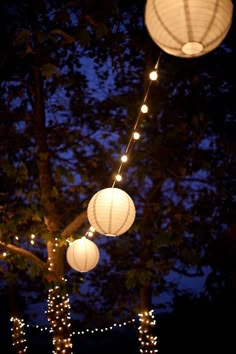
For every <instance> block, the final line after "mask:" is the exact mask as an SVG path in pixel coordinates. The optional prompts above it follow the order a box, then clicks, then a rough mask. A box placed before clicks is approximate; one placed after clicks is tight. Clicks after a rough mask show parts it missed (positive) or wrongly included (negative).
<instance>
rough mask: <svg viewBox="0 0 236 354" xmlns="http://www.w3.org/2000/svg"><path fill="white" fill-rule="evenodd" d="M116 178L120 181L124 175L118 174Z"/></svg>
mask: <svg viewBox="0 0 236 354" xmlns="http://www.w3.org/2000/svg"><path fill="white" fill-rule="evenodd" d="M116 180H117V181H118V182H120V181H121V180H122V176H121V175H119V174H118V175H116Z"/></svg>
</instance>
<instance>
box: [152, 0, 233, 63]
mask: <svg viewBox="0 0 236 354" xmlns="http://www.w3.org/2000/svg"><path fill="white" fill-rule="evenodd" d="M232 16H233V4H232V1H231V0H147V2H146V7H145V23H146V27H147V30H148V32H149V34H150V37H151V38H152V39H153V41H154V42H155V43H156V44H157V45H158V46H159V47H160V48H161V49H163V50H164V51H165V52H167V53H168V54H171V55H174V56H177V57H186V58H191V57H198V56H201V55H204V54H206V53H209V52H210V51H212V50H213V49H215V48H216V47H218V46H219V45H220V43H221V42H222V41H223V40H224V38H225V37H226V35H227V33H228V31H229V29H230V27H231V23H232Z"/></svg>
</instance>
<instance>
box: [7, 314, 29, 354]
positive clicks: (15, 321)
mask: <svg viewBox="0 0 236 354" xmlns="http://www.w3.org/2000/svg"><path fill="white" fill-rule="evenodd" d="M10 321H11V322H12V327H11V332H12V341H13V343H12V344H13V346H14V347H15V348H16V351H17V353H18V354H23V353H26V352H27V349H28V348H27V345H26V344H25V343H26V339H25V330H24V327H25V322H24V320H23V319H22V318H19V317H13V316H12V317H11V318H10Z"/></svg>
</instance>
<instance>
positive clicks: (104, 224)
mask: <svg viewBox="0 0 236 354" xmlns="http://www.w3.org/2000/svg"><path fill="white" fill-rule="evenodd" d="M87 215H88V220H89V222H90V224H91V225H92V226H93V227H94V229H95V230H96V231H97V232H98V233H100V234H103V235H106V236H119V235H122V234H124V233H125V232H126V231H127V230H128V229H129V228H130V226H131V225H132V224H133V222H134V219H135V206H134V203H133V201H132V199H131V198H130V196H129V195H128V194H127V193H126V192H124V191H123V190H121V189H119V188H105V189H102V190H101V191H99V192H97V193H96V194H95V195H94V196H93V197H92V199H91V200H90V202H89V204H88V209H87Z"/></svg>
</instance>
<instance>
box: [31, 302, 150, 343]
mask: <svg viewBox="0 0 236 354" xmlns="http://www.w3.org/2000/svg"><path fill="white" fill-rule="evenodd" d="M66 303H68V300H66ZM153 311H154V310H151V311H150V313H151V317H152V321H151V324H152V325H154V324H155V321H154V314H153ZM142 316H143V314H142V313H139V314H138V317H139V321H141V320H140V318H142ZM135 322H137V319H136V318H132V319H129V320H126V321H124V322H114V323H113V324H110V325H109V326H106V327H103V328H98V327H95V328H86V329H83V330H81V331H73V332H72V333H71V335H73V336H74V335H84V334H89V333H91V334H94V333H99V332H100V333H103V332H107V331H112V330H113V329H117V328H121V327H124V326H128V325H129V324H134V323H135ZM24 326H25V327H26V328H30V327H32V328H36V329H39V330H40V331H41V332H52V329H51V328H50V327H48V326H40V325H37V324H36V325H33V324H25V325H24Z"/></svg>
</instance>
